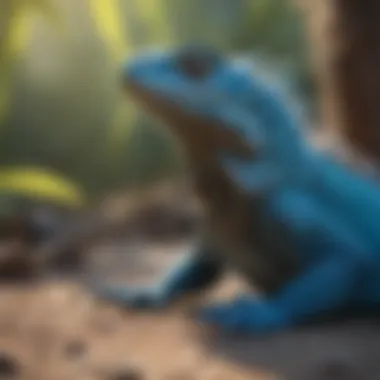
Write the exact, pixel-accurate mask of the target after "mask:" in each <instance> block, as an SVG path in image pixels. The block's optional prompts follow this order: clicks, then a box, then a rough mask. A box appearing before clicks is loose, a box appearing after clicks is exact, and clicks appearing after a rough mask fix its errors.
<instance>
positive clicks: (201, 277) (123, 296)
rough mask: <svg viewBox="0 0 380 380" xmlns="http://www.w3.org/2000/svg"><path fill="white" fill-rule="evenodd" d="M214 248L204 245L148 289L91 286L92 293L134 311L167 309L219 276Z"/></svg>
mask: <svg viewBox="0 0 380 380" xmlns="http://www.w3.org/2000/svg"><path fill="white" fill-rule="evenodd" d="M212 250H213V248H211V247H210V245H209V244H208V243H207V242H206V241H202V243H201V244H200V245H199V246H198V247H197V248H196V249H195V250H194V252H190V253H189V254H187V255H186V256H185V257H184V258H183V259H182V260H181V262H180V263H179V264H178V265H176V266H175V267H174V268H173V269H172V270H170V271H169V273H168V274H167V275H166V276H165V277H164V279H163V280H162V281H161V282H159V283H158V284H156V285H153V286H149V287H132V286H120V287H103V286H99V285H96V284H94V285H92V286H91V288H92V291H93V292H94V293H95V295H96V296H98V297H99V298H102V299H106V300H110V301H114V302H116V303H121V304H124V305H126V306H130V307H134V308H157V307H164V306H166V305H168V304H169V303H170V302H171V301H173V300H174V299H175V298H178V297H180V296H181V295H183V294H185V293H189V292H193V291H197V290H200V289H203V288H205V287H207V286H210V285H211V284H213V283H214V282H215V281H216V280H217V279H218V278H219V275H220V274H221V273H222V268H221V265H220V264H219V262H217V260H215V259H214V257H215V256H214V253H213V252H212Z"/></svg>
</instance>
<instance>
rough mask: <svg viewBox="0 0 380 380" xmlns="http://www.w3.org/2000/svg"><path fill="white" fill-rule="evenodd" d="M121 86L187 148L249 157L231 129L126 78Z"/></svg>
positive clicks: (250, 150)
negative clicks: (185, 109)
mask: <svg viewBox="0 0 380 380" xmlns="http://www.w3.org/2000/svg"><path fill="white" fill-rule="evenodd" d="M125 89H126V91H127V93H129V94H130V95H131V96H132V97H133V98H134V99H135V100H136V101H137V102H138V103H139V104H141V105H142V106H143V107H144V108H145V109H147V111H148V112H149V113H151V114H152V115H155V116H157V117H158V118H160V119H161V120H162V121H163V122H164V124H165V125H167V126H168V128H169V129H170V131H171V132H172V133H173V134H174V135H175V136H176V137H178V138H179V139H180V140H181V141H182V143H184V145H185V146H187V147H189V148H190V149H194V148H195V149H197V150H199V151H202V150H206V151H208V152H209V154H211V153H218V152H219V153H220V152H224V153H228V154H232V155H235V156H239V157H241V158H244V159H251V158H252V157H253V155H254V149H253V147H251V146H249V145H248V144H247V142H246V141H244V140H243V139H242V138H241V137H240V136H239V135H238V134H236V133H234V132H233V131H232V130H231V128H226V127H225V126H223V125H222V124H221V123H218V122H215V121H213V120H209V119H206V118H202V117H199V116H196V115H193V114H191V113H189V112H186V111H184V110H182V109H181V108H180V107H179V106H178V105H176V104H175V103H174V102H171V101H169V100H166V99H164V98H163V97H161V96H160V95H159V94H156V93H153V92H151V91H149V90H147V89H146V88H144V87H143V86H141V85H139V84H138V83H136V82H135V81H131V80H130V81H128V82H127V83H126V84H125Z"/></svg>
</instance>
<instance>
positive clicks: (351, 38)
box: [303, 0, 380, 163]
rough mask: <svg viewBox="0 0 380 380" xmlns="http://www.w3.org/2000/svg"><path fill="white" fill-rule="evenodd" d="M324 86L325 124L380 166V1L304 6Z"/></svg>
mask: <svg viewBox="0 0 380 380" xmlns="http://www.w3.org/2000/svg"><path fill="white" fill-rule="evenodd" d="M303 7H304V10H305V11H306V12H305V15H306V19H307V23H306V24H307V25H308V27H309V31H310V36H311V46H312V48H311V52H312V53H314V56H313V57H312V58H313V61H315V63H316V71H317V73H318V74H319V79H320V84H321V90H322V91H321V95H322V99H321V105H322V109H323V111H324V116H325V117H324V120H325V121H326V123H327V124H328V125H329V128H330V131H331V129H332V130H333V131H334V133H335V132H337V133H338V134H340V135H341V136H342V137H343V138H344V139H346V140H347V141H348V142H349V143H350V144H351V145H352V146H353V147H355V148H356V149H357V150H358V151H359V152H362V153H363V154H364V155H365V156H367V157H370V158H372V159H374V160H375V161H377V163H379V162H380V1H379V0H320V1H309V2H306V5H305V3H304V4H303Z"/></svg>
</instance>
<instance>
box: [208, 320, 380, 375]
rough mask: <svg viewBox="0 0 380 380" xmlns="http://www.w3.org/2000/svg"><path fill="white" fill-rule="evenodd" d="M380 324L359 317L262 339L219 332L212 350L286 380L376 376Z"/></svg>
mask: <svg viewBox="0 0 380 380" xmlns="http://www.w3.org/2000/svg"><path fill="white" fill-rule="evenodd" d="M379 341H380V323H379V322H378V321H376V320H373V319H372V320H368V319H356V320H350V321H345V322H342V321H340V322H333V323H328V324H327V323H325V324H322V325H314V326H305V327H302V328H299V329H297V330H293V331H288V332H284V333H280V334H275V335H272V336H266V337H261V338H249V337H236V336H235V337H232V336H230V335H226V334H222V333H220V334H218V335H217V336H215V337H213V339H207V341H205V342H204V344H205V345H206V346H207V347H208V349H209V350H210V351H211V352H213V354H216V355H217V356H220V357H222V358H223V359H224V360H228V361H233V362H235V363H237V364H239V365H244V366H250V367H251V366H252V367H255V368H262V369H264V370H266V371H270V372H271V373H275V374H277V375H279V376H280V378H281V379H286V380H330V379H331V380H340V379H342V380H351V379H353V380H354V379H363V380H364V379H365V380H377V379H379V378H380V350H379Z"/></svg>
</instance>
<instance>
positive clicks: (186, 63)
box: [175, 46, 220, 79]
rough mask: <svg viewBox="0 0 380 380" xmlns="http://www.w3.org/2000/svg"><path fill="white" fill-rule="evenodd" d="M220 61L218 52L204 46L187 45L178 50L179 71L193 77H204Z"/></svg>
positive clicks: (176, 58) (176, 61)
mask: <svg viewBox="0 0 380 380" xmlns="http://www.w3.org/2000/svg"><path fill="white" fill-rule="evenodd" d="M219 62H220V57H219V55H218V54H217V52H215V51H213V50H212V49H208V48H204V47H199V46H198V47H194V46H192V47H186V48H184V49H182V50H180V51H179V52H178V54H177V55H176V57H175V63H176V66H177V67H178V69H179V71H180V72H181V73H182V74H184V75H186V76H188V77H190V78H192V79H203V78H205V77H207V76H208V75H210V74H211V73H212V72H213V71H214V70H215V68H216V67H217V65H218V64H219Z"/></svg>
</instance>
